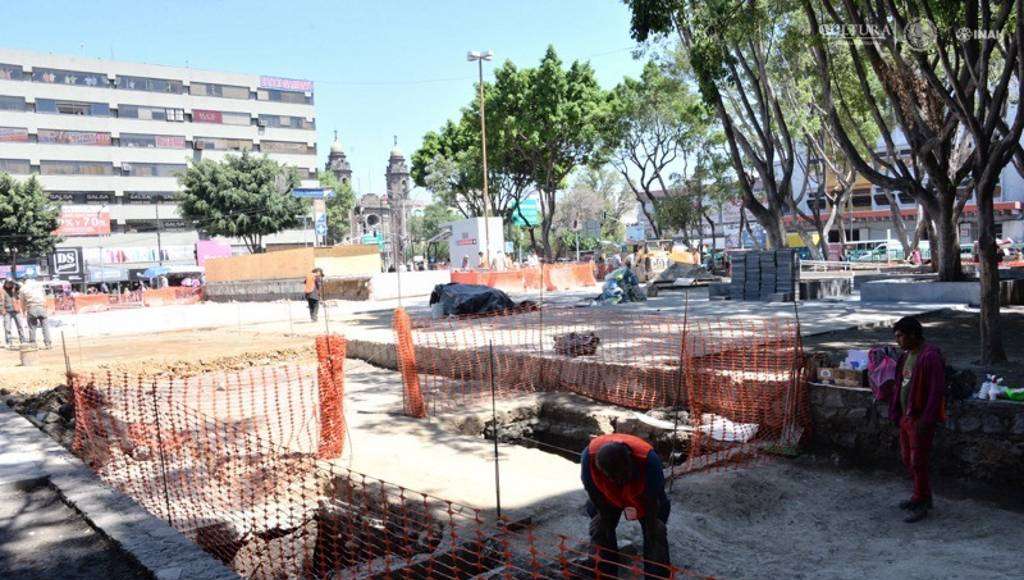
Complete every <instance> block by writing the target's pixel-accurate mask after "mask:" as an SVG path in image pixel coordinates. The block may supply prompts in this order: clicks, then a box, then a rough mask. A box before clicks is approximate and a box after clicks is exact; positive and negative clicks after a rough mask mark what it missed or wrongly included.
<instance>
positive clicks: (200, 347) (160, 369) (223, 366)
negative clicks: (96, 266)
mask: <svg viewBox="0 0 1024 580" xmlns="http://www.w3.org/2000/svg"><path fill="white" fill-rule="evenodd" d="M58 336H59V335H58ZM314 349H315V347H314V342H313V339H312V338H311V337H308V336H307V337H301V336H289V335H286V334H285V333H282V332H259V331H249V330H238V329H216V330H185V331H178V332H165V333H148V334H143V335H136V336H130V337H125V336H102V337H83V338H81V339H77V338H72V339H68V340H67V353H68V358H69V359H70V365H71V370H72V372H76V373H83V374H89V373H95V372H106V371H108V370H109V371H111V372H113V373H115V374H120V373H128V374H129V375H133V376H134V375H138V374H143V375H150V374H159V373H165V372H166V373H171V374H173V375H175V376H179V377H180V376H188V375H193V374H196V373H198V372H202V371H211V370H231V369H237V368H245V367H249V366H257V365H264V364H270V363H273V362H277V361H285V360H288V361H293V362H300V361H303V360H306V359H308V360H310V361H312V360H313V359H314V355H315V351H314ZM34 355H35V357H36V360H35V361H34V362H33V364H32V366H27V367H23V366H20V353H18V352H14V351H9V350H0V388H4V389H7V390H10V391H14V392H21V393H31V392H36V391H39V390H44V389H49V388H52V387H54V386H56V385H59V384H63V383H64V382H65V360H64V352H63V349H62V348H61V343H60V339H59V338H56V339H55V343H54V348H53V349H51V350H40V351H37V352H35V353H34Z"/></svg>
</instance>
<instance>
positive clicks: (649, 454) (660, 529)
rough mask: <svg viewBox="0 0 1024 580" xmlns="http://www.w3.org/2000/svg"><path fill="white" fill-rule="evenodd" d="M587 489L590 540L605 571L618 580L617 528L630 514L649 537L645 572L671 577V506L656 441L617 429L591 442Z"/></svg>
mask: <svg viewBox="0 0 1024 580" xmlns="http://www.w3.org/2000/svg"><path fill="white" fill-rule="evenodd" d="M581 468H582V472H581V478H582V479H583V488H584V489H586V490H587V495H588V496H589V497H590V501H588V502H587V515H589V516H590V541H591V543H592V544H593V547H594V549H595V552H596V553H597V555H598V557H599V559H600V564H599V571H600V572H601V574H607V575H609V576H610V577H612V578H614V577H616V575H617V572H618V569H619V568H620V567H621V566H622V563H621V562H620V561H619V553H618V549H619V547H618V542H617V540H616V537H615V528H617V527H618V525H619V519H620V518H621V517H622V515H623V514H625V516H626V519H627V520H638V521H639V522H640V527H641V528H642V530H643V535H644V560H645V562H644V573H645V574H646V576H647V577H648V578H668V577H669V576H670V573H669V572H670V571H669V569H668V568H667V566H664V565H667V564H669V563H670V562H669V555H668V529H667V528H666V526H665V524H666V522H667V521H668V514H669V510H670V509H671V505H670V504H669V501H668V495H666V494H665V476H664V474H663V473H662V469H663V467H662V463H661V458H659V457H658V454H657V453H656V452H655V451H654V448H653V447H651V444H650V443H648V442H646V441H644V440H643V439H641V438H639V437H635V436H633V435H623V434H619V433H613V434H611V435H602V436H600V437H596V438H594V439H593V440H591V442H590V444H589V445H587V447H586V449H584V450H583V455H582V461H581Z"/></svg>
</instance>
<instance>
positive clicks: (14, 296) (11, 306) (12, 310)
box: [0, 280, 25, 349]
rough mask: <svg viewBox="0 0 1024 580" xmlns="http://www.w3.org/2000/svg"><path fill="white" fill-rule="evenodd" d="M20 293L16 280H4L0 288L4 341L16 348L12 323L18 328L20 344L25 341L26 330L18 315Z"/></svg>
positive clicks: (8, 346)
mask: <svg viewBox="0 0 1024 580" xmlns="http://www.w3.org/2000/svg"><path fill="white" fill-rule="evenodd" d="M18 294H19V291H18V284H17V283H16V282H15V281H14V280H4V285H3V289H2V290H0V315H2V316H3V317H4V343H5V344H6V345H7V348H9V349H14V348H15V346H14V338H13V335H12V334H11V326H12V325H13V326H14V327H15V328H16V329H18V344H19V345H22V344H24V343H25V331H24V329H23V328H22V326H21V319H20V318H19V317H18Z"/></svg>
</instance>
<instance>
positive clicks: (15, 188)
mask: <svg viewBox="0 0 1024 580" xmlns="http://www.w3.org/2000/svg"><path fill="white" fill-rule="evenodd" d="M59 217H60V204H59V203H55V202H52V201H50V198H49V197H48V196H47V195H46V192H45V191H43V187H42V185H40V183H39V180H38V179H36V178H35V176H32V177H30V178H29V179H28V181H24V182H18V181H17V180H16V179H14V178H13V177H11V176H10V175H8V174H6V173H0V259H2V260H3V261H4V262H3V263H6V264H10V265H11V277H12V278H13V277H14V276H15V266H16V265H17V263H18V256H25V257H43V256H45V255H46V254H49V253H50V252H52V251H53V249H54V247H55V246H56V245H57V242H59V241H60V238H58V237H57V236H55V235H53V231H54V230H56V229H57V226H58V218H59Z"/></svg>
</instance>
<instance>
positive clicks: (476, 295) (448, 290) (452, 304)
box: [430, 282, 516, 316]
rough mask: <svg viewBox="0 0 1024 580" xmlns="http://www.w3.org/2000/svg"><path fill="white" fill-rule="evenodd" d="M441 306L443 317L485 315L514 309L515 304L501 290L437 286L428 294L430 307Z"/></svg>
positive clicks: (453, 285) (456, 284) (466, 285)
mask: <svg viewBox="0 0 1024 580" xmlns="http://www.w3.org/2000/svg"><path fill="white" fill-rule="evenodd" d="M437 303H440V304H441V309H442V311H441V313H442V314H443V315H444V316H449V315H455V316H462V315H465V314H487V313H489V312H500V311H502V310H509V309H511V308H515V306H516V303H515V302H513V301H512V299H511V298H509V297H508V294H505V293H504V292H502V291H501V290H497V289H495V288H491V287H490V286H482V285H479V284H459V283H456V282H452V283H451V284H438V285H437V286H434V291H433V292H431V293H430V305H431V306H433V305H434V304H437Z"/></svg>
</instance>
